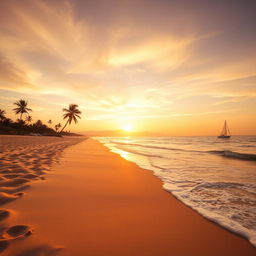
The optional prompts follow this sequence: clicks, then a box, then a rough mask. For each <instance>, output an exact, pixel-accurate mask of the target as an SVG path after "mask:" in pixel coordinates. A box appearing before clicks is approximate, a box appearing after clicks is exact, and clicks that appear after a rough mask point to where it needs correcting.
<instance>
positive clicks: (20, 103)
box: [13, 99, 32, 120]
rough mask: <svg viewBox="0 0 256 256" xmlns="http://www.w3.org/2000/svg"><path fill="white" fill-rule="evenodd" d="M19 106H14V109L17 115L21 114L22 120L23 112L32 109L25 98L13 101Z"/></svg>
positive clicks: (26, 112)
mask: <svg viewBox="0 0 256 256" xmlns="http://www.w3.org/2000/svg"><path fill="white" fill-rule="evenodd" d="M13 104H14V105H15V106H17V108H14V109H13V111H14V112H15V115H18V114H20V120H22V115H23V114H28V112H29V111H32V109H30V108H28V107H27V105H28V102H27V101H25V100H22V99H21V100H18V101H16V102H14V103H13Z"/></svg>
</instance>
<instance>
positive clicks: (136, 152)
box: [115, 146, 163, 158]
mask: <svg viewBox="0 0 256 256" xmlns="http://www.w3.org/2000/svg"><path fill="white" fill-rule="evenodd" d="M115 147H116V148H117V149H121V150H123V151H126V152H129V153H133V154H136V155H141V156H148V157H159V158H163V157H162V156H160V155H154V154H147V153H142V152H138V151H136V150H134V149H127V148H124V147H120V146H115Z"/></svg>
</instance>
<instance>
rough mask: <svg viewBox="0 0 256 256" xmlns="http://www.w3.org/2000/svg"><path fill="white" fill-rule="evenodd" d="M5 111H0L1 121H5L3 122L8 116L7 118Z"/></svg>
mask: <svg viewBox="0 0 256 256" xmlns="http://www.w3.org/2000/svg"><path fill="white" fill-rule="evenodd" d="M5 114H6V113H5V111H4V110H2V109H0V121H3V120H5V119H6V116H5Z"/></svg>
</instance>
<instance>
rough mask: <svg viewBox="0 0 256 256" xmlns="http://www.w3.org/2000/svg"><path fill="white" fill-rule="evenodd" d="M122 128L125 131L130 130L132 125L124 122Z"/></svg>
mask: <svg viewBox="0 0 256 256" xmlns="http://www.w3.org/2000/svg"><path fill="white" fill-rule="evenodd" d="M122 129H123V130H124V131H125V132H131V131H132V130H133V127H132V125H131V124H124V125H123V127H122Z"/></svg>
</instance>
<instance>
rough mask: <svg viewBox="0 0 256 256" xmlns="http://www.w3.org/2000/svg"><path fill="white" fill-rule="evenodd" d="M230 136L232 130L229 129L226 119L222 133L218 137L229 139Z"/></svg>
mask: <svg viewBox="0 0 256 256" xmlns="http://www.w3.org/2000/svg"><path fill="white" fill-rule="evenodd" d="M230 136H231V135H230V131H229V128H228V125H227V121H226V120H225V122H224V126H223V129H222V131H221V133H220V135H219V136H218V138H222V139H228V138H230Z"/></svg>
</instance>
